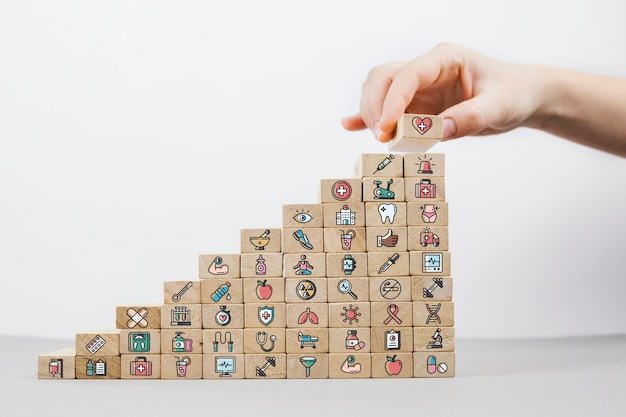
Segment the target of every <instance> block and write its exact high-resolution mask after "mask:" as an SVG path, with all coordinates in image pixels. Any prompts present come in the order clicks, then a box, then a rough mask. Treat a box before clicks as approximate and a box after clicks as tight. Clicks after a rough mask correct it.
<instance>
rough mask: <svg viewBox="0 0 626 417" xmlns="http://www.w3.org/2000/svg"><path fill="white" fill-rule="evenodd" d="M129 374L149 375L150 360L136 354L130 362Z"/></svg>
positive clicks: (150, 371)
mask: <svg viewBox="0 0 626 417" xmlns="http://www.w3.org/2000/svg"><path fill="white" fill-rule="evenodd" d="M130 374H131V375H135V376H151V375H152V362H150V361H149V360H148V359H147V358H146V357H145V356H137V357H136V358H135V360H134V361H131V362H130Z"/></svg>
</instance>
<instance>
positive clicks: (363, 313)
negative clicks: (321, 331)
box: [328, 301, 370, 327]
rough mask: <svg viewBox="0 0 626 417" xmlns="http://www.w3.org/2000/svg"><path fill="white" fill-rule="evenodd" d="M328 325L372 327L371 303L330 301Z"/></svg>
mask: <svg viewBox="0 0 626 417" xmlns="http://www.w3.org/2000/svg"><path fill="white" fill-rule="evenodd" d="M328 327H370V303H369V302H367V301H355V302H347V303H328Z"/></svg>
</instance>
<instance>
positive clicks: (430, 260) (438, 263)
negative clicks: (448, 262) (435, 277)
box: [422, 252, 443, 273]
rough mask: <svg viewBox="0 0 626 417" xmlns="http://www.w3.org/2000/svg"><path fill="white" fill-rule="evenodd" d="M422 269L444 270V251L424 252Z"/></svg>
mask: <svg viewBox="0 0 626 417" xmlns="http://www.w3.org/2000/svg"><path fill="white" fill-rule="evenodd" d="M423 256H424V258H423V264H422V270H423V272H428V273H433V272H442V271H443V254H442V253H440V252H439V253H424V255H423Z"/></svg>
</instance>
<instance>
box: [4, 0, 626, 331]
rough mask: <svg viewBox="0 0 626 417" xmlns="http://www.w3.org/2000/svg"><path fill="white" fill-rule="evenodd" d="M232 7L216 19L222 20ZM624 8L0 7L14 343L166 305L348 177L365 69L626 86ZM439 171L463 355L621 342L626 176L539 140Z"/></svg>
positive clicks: (527, 134) (460, 150)
mask: <svg viewBox="0 0 626 417" xmlns="http://www.w3.org/2000/svg"><path fill="white" fill-rule="evenodd" d="M218 4H219V5H218ZM625 15H626V6H624V4H622V3H620V2H615V1H608V0H605V1H601V0H599V1H595V2H592V3H590V2H587V1H573V0H568V1H545V0H544V1H535V0H529V1H525V2H521V3H520V2H503V1H501V2H489V1H483V0H475V1H472V2H467V1H460V0H458V1H441V2H423V1H422V2H420V1H385V2H378V1H363V0H360V1H336V0H335V1H316V2H309V3H303V2H293V1H284V2H278V1H260V2H259V1H233V2H207V1H194V2H191V1H181V2H161V1H143V2H141V1H107V2H94V1H54V2H48V1H19V2H18V1H13V2H8V1H5V2H2V3H0V60H1V61H0V279H1V280H2V295H3V297H2V302H1V303H0V312H1V313H2V318H3V319H2V321H1V323H2V324H1V325H0V333H1V334H17V335H32V336H45V337H59V338H72V337H73V336H74V334H75V333H76V332H80V331H85V330H88V329H93V328H99V327H113V326H114V324H115V307H116V306H117V305H133V304H142V303H151V304H160V303H162V301H163V298H162V283H163V281H166V280H187V279H195V278H196V277H197V274H198V271H197V260H198V255H199V254H201V253H238V252H239V250H240V248H239V229H241V228H250V227H255V228H256V227H259V228H265V227H280V226H281V224H282V218H281V216H282V211H281V208H282V205H283V204H287V203H315V202H317V192H318V186H319V180H320V179H322V178H337V177H348V176H351V174H352V166H353V164H354V162H355V161H356V160H357V158H358V156H359V155H360V154H362V153H372V152H376V153H383V152H385V151H386V146H385V145H382V144H379V143H377V142H376V141H375V140H374V139H373V137H372V136H371V134H370V133H369V132H359V133H350V132H345V131H343V130H342V128H341V126H340V124H339V120H340V119H341V117H343V116H346V115H349V114H352V113H353V112H355V111H356V110H357V106H358V101H359V96H360V87H361V84H362V82H363V80H364V79H365V77H366V75H367V72H368V71H369V69H370V68H371V67H372V66H374V65H378V64H382V63H385V62H388V61H391V60H398V59H408V58H412V57H414V56H416V55H419V54H422V53H425V52H427V51H428V50H430V49H431V48H432V47H433V46H435V45H436V44H437V43H439V42H442V41H452V42H457V43H461V44H464V45H466V46H469V47H472V48H474V49H477V50H479V51H481V52H483V53H485V54H487V55H490V56H492V57H494V58H497V59H501V60H506V61H513V62H520V63H541V64H547V65H555V66H563V67H568V68H571V69H576V70H582V71H589V72H595V73H602V74H607V75H614V76H621V77H626V54H624V51H625V50H626V27H625V26H624V23H623V18H624V16H625ZM433 151H434V152H444V153H445V154H446V158H447V159H446V168H447V176H446V181H447V200H448V202H449V205H450V238H451V252H452V259H453V261H452V263H453V265H452V271H453V274H452V275H453V278H454V279H455V288H454V289H455V293H454V300H455V302H456V309H455V312H456V330H457V336H458V337H512V338H517V337H551V336H569V335H589V334H591V335H600V334H615V333H626V321H625V320H624V317H626V303H624V302H623V298H624V295H625V294H626V284H625V281H626V272H625V271H626V260H625V258H626V257H625V256H624V255H625V248H626V237H625V235H626V221H625V220H624V213H626V198H624V196H625V194H626V191H625V190H626V161H625V160H624V159H622V158H618V157H615V156H612V155H608V154H605V153H602V152H598V151H594V150H590V149H587V148H584V147H582V146H579V145H575V144H572V143H570V142H567V141H565V140H563V139H559V138H555V137H552V136H550V135H547V134H544V133H542V132H537V131H531V130H527V129H518V130H516V131H513V132H510V133H507V134H504V135H500V136H498V137H489V138H468V139H462V140H459V141H454V142H450V143H445V144H440V145H437V147H435V148H433Z"/></svg>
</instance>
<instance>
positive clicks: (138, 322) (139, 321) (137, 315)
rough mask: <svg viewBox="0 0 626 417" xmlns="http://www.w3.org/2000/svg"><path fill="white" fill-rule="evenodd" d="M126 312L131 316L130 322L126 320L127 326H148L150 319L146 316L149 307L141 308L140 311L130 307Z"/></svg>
mask: <svg viewBox="0 0 626 417" xmlns="http://www.w3.org/2000/svg"><path fill="white" fill-rule="evenodd" d="M126 314H127V315H128V317H130V319H129V320H128V322H126V327H128V328H129V329H132V328H134V327H135V326H139V327H143V328H145V327H148V320H146V319H145V318H144V317H146V316H147V315H148V309H147V308H140V309H139V311H137V310H135V309H134V308H129V309H128V310H126Z"/></svg>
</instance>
